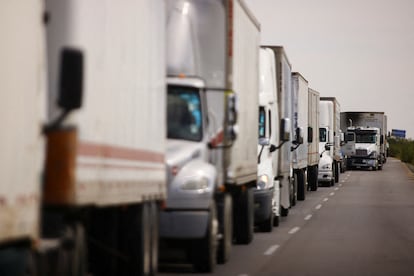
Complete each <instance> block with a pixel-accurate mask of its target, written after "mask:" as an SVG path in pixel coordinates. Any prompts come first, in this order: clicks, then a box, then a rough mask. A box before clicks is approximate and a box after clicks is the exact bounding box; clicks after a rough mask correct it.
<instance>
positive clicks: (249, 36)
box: [160, 0, 260, 271]
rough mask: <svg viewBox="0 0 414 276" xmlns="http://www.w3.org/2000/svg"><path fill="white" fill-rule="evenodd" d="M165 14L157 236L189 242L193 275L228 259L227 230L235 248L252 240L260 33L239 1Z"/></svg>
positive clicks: (178, 4) (171, 7)
mask: <svg viewBox="0 0 414 276" xmlns="http://www.w3.org/2000/svg"><path fill="white" fill-rule="evenodd" d="M167 14H168V15H167V16H168V18H169V20H168V22H167V45H168V49H167V51H168V53H167V59H168V62H167V73H168V76H169V78H168V101H167V112H168V133H167V137H168V151H167V166H168V168H167V175H168V182H169V187H168V200H167V204H166V209H165V211H164V212H162V214H161V225H162V228H161V232H160V236H161V238H162V239H163V240H167V241H169V240H177V239H180V240H183V239H184V240H187V241H189V243H190V246H189V247H188V248H189V249H190V250H195V251H196V252H197V254H190V255H192V257H193V258H192V260H191V261H192V263H194V264H195V267H196V269H199V270H202V271H212V270H213V268H214V265H215V263H216V254H218V261H219V262H225V261H226V260H227V259H228V258H229V254H230V248H231V243H232V240H233V233H232V229H234V239H235V241H236V242H238V243H249V242H250V241H251V240H252V238H253V223H254V216H253V215H254V206H253V205H254V204H253V187H255V186H256V181H257V143H258V135H257V129H258V89H259V67H258V66H259V32H260V27H259V24H258V22H257V21H256V19H255V18H254V16H253V15H252V14H251V12H250V11H249V10H248V8H247V7H246V5H245V4H244V2H243V1H240V0H229V1H221V0H210V1H196V0H193V1H183V0H174V1H167ZM236 125H237V126H236ZM236 129H237V137H236V134H235V132H236ZM195 172H197V173H195ZM233 223H234V228H233V226H232V224H233ZM219 236H221V237H222V238H221V239H219V240H218V246H217V238H218V237H219ZM194 240H196V242H195V241H194ZM181 245H182V246H185V243H182V244H181ZM167 247H168V246H167ZM200 248H203V249H200Z"/></svg>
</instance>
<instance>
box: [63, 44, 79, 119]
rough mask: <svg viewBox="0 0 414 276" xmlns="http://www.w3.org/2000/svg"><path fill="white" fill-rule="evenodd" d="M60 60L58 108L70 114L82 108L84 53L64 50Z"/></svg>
mask: <svg viewBox="0 0 414 276" xmlns="http://www.w3.org/2000/svg"><path fill="white" fill-rule="evenodd" d="M60 58H61V60H60V76H59V90H58V91H59V96H58V106H59V107H61V108H62V109H63V110H65V111H66V112H68V111H71V110H74V109H78V108H80V107H81V106H82V93H83V53H82V52H81V51H80V50H78V49H70V48H64V49H63V50H62V52H61V57H60Z"/></svg>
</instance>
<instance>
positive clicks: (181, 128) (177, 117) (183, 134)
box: [167, 86, 203, 141]
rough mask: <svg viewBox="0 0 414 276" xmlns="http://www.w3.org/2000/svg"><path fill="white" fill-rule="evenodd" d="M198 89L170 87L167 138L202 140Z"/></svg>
mask: <svg viewBox="0 0 414 276" xmlns="http://www.w3.org/2000/svg"><path fill="white" fill-rule="evenodd" d="M201 112H202V111H201V102H200V95H199V91H198V89H195V88H189V87H174V86H169V87H168V97H167V137H168V138H170V139H182V140H189V141H201V139H202V135H203V133H202V114H201Z"/></svg>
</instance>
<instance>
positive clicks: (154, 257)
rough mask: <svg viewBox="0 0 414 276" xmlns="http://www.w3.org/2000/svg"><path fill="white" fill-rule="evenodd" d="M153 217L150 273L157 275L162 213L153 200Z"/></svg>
mask: <svg viewBox="0 0 414 276" xmlns="http://www.w3.org/2000/svg"><path fill="white" fill-rule="evenodd" d="M150 214H151V215H150V219H151V232H150V234H151V245H150V250H151V251H150V255H151V261H150V274H151V275H155V274H157V272H158V253H159V252H158V248H159V220H160V213H159V207H158V204H157V202H155V201H153V202H151V210H150Z"/></svg>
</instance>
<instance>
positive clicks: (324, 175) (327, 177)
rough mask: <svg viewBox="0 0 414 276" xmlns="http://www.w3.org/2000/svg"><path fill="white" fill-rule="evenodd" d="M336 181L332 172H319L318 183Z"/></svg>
mask: <svg viewBox="0 0 414 276" xmlns="http://www.w3.org/2000/svg"><path fill="white" fill-rule="evenodd" d="M333 179H334V176H333V173H332V171H331V170H329V171H328V170H319V171H318V182H330V181H332V180H333Z"/></svg>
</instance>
